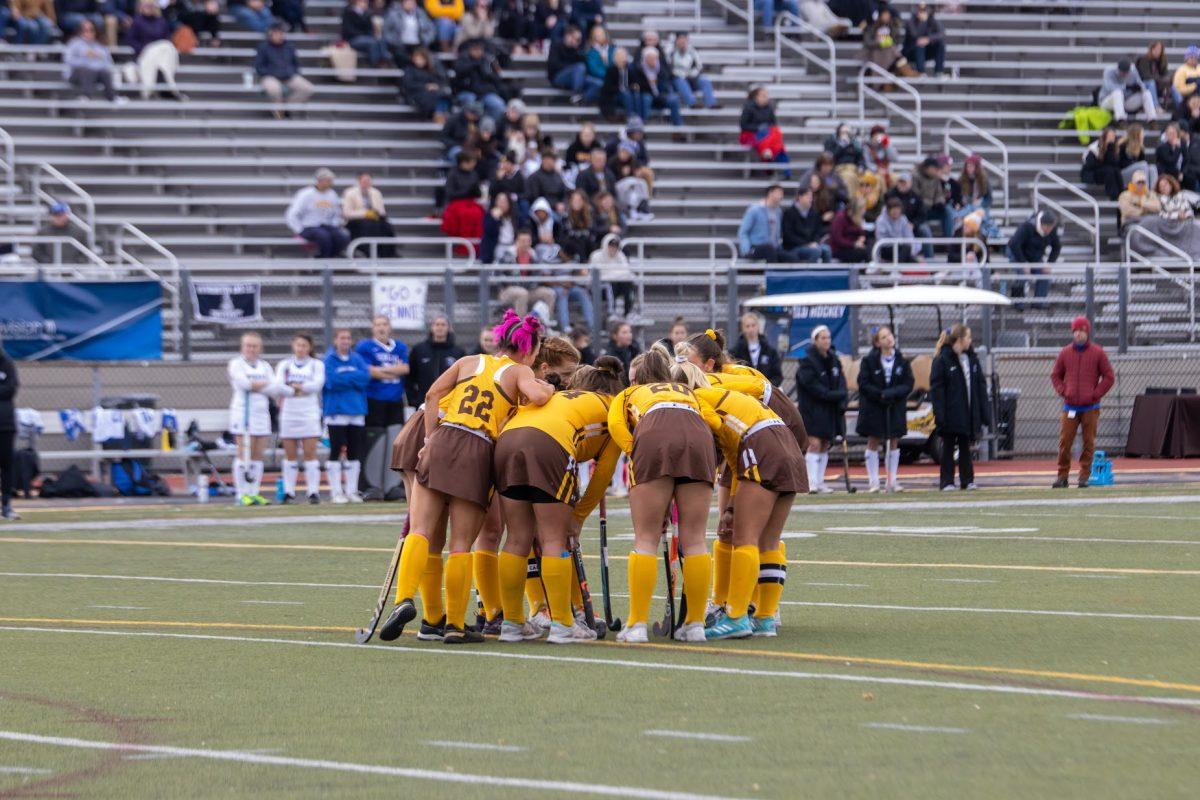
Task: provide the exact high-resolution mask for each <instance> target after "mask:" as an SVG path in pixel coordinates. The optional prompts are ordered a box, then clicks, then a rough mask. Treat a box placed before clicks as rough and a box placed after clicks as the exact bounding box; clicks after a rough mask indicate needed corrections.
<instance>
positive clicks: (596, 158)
mask: <svg viewBox="0 0 1200 800" xmlns="http://www.w3.org/2000/svg"><path fill="white" fill-rule="evenodd" d="M615 185H616V179H615V178H614V177H613V174H612V172H610V171H609V169H608V153H607V152H605V150H604V148H603V147H597V148H596V149H595V150H591V151H589V152H588V163H587V164H586V165H584V167H583V168H582V169H580V171H579V173H578V174H577V175H576V176H575V186H576V188H578V189H580V190H582V191H583V192H584V194H586V195H587V196H588V197H589V198H595V196H596V195H597V194H599V193H600V192H612V191H613V189H614V188H615ZM593 202H594V201H593Z"/></svg>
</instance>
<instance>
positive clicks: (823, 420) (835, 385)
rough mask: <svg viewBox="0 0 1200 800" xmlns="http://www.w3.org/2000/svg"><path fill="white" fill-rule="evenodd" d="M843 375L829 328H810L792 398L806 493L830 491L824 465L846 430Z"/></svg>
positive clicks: (846, 392)
mask: <svg viewBox="0 0 1200 800" xmlns="http://www.w3.org/2000/svg"><path fill="white" fill-rule="evenodd" d="M848 396H849V392H848V391H847V390H846V376H845V374H844V373H843V372H842V364H841V361H839V360H838V355H837V351H836V350H834V349H833V339H832V337H831V334H830V332H829V328H828V327H826V326H825V325H818V326H817V327H815V328H813V332H812V342H811V344H809V346H808V349H807V350H806V351H805V353H804V358H802V359H800V364H799V366H798V367H797V368H796V400H797V402H798V405H799V406H800V416H801V417H803V418H804V427H805V429H806V430H807V431H808V452H807V453H806V454H805V456H804V461H805V465H806V466H807V467H808V486H809V492H810V493H816V492H830V491H832V490H831V489H829V488H828V487H826V486H825V467H826V466H827V465H828V464H829V448H830V446H831V445H832V444H833V440H834V439H836V438H837V437H838V436H841V435H843V434H845V432H846V419H845V413H846V400H847V397H848Z"/></svg>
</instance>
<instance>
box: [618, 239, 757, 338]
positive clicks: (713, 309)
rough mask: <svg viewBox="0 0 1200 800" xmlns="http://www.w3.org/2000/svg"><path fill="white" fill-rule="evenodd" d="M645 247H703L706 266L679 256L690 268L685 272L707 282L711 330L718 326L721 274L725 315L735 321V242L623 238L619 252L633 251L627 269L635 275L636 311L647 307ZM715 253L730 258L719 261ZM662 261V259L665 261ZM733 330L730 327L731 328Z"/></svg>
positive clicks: (736, 254)
mask: <svg viewBox="0 0 1200 800" xmlns="http://www.w3.org/2000/svg"><path fill="white" fill-rule="evenodd" d="M646 245H651V246H653V247H663V246H664V245H665V246H669V247H678V248H680V249H689V250H690V249H692V248H694V247H696V246H700V247H703V248H706V249H707V251H708V260H707V263H704V262H702V261H701V259H699V258H697V257H696V256H694V255H690V254H689V255H686V256H682V258H684V259H686V260H687V262H688V264H689V267H687V269H689V270H694V271H696V272H699V273H700V274H702V275H704V277H705V278H706V279H707V286H708V324H709V326H710V327H712V326H714V325H716V324H717V314H718V309H719V307H720V301H719V300H718V298H717V287H718V285H719V281H718V279H717V275H718V273H719V272H722V271H723V272H724V273H725V276H726V280H725V287H726V291H727V293H728V295H727V297H726V314H727V315H728V318H729V319H731V320H736V319H737V273H738V249H737V243H736V242H734V241H733V240H732V239H720V238H707V237H684V238H681V239H671V240H663V239H650V238H644V237H635V238H632V239H626V240H625V241H623V242H622V243H621V252H622V253H624V252H625V251H626V250H632V251H636V255H634V256H633V258H632V260H631V261H630V265H629V269H630V271H631V272H632V273H633V275H634V284H635V286H636V287H637V305H638V308H639V309H641V308H645V307H646V283H647V275H648V274H649V273H648V272H647V266H648V264H649V263H650V262H647V260H646ZM718 250H727V251H728V252H729V257H728V258H727V259H726V258H722V257H721V256H719V255H718V254H717V251H718ZM664 260H665V259H664ZM730 330H732V328H731V329H730Z"/></svg>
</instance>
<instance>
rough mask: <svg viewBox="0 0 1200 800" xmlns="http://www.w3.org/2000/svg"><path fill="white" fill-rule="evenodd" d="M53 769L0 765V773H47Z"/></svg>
mask: <svg viewBox="0 0 1200 800" xmlns="http://www.w3.org/2000/svg"><path fill="white" fill-rule="evenodd" d="M53 771H54V770H50V769H38V768H37V767H0V775H49V774H50V773H52V772H53Z"/></svg>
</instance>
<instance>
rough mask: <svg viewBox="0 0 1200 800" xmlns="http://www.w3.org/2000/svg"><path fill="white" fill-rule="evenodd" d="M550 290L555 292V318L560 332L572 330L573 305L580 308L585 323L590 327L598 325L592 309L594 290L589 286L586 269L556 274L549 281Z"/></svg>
mask: <svg viewBox="0 0 1200 800" xmlns="http://www.w3.org/2000/svg"><path fill="white" fill-rule="evenodd" d="M549 284H550V288H551V289H553V290H554V298H555V312H554V314H555V317H556V322H557V323H558V326H557V327H558V329H559V330H563V331H566V330H569V329H570V328H571V307H570V304H571V303H575V304H576V305H577V306H579V310H580V312H581V313H582V314H583V319H584V322H586V323H587V325H588V326H589V327H591V326H592V325H595V324H596V317H595V314H594V313H593V309H592V290H591V287H590V286H589V284H588V271H587V270H586V269H581V270H572V271H566V270H563V271H562V272H555V273H554V277H553V278H551V279H550V280H549Z"/></svg>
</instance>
